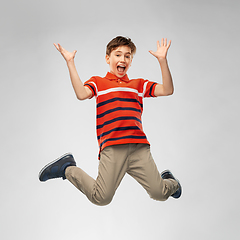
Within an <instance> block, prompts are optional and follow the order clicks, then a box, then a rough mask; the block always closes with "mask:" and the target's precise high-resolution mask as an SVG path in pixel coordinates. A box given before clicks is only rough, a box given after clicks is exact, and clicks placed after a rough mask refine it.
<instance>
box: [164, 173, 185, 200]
mask: <svg viewBox="0 0 240 240" xmlns="http://www.w3.org/2000/svg"><path fill="white" fill-rule="evenodd" d="M161 177H162V178H163V179H169V178H170V179H174V180H175V181H177V183H178V186H179V188H178V190H177V191H176V192H175V193H174V194H172V195H171V196H172V197H174V198H180V196H181V194H182V187H181V184H180V182H179V181H178V179H176V178H175V177H174V176H173V174H172V173H171V172H170V171H169V170H165V171H163V172H162V173H161Z"/></svg>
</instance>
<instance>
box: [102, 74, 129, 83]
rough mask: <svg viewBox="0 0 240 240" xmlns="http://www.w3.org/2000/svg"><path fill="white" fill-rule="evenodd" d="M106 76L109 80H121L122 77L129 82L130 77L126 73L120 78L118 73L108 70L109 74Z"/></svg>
mask: <svg viewBox="0 0 240 240" xmlns="http://www.w3.org/2000/svg"><path fill="white" fill-rule="evenodd" d="M105 78H107V79H109V80H119V79H121V80H123V81H124V82H129V78H128V76H127V74H126V75H124V76H123V77H122V78H118V77H117V76H116V75H114V74H112V73H110V72H108V73H107V75H106V76H105Z"/></svg>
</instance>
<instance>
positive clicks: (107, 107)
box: [84, 72, 157, 152]
mask: <svg viewBox="0 0 240 240" xmlns="http://www.w3.org/2000/svg"><path fill="white" fill-rule="evenodd" d="M156 84H157V83H155V82H151V81H148V80H144V79H131V80H129V79H128V76H127V75H125V76H124V77H123V78H118V77H117V76H115V75H114V74H112V73H110V72H108V73H107V75H106V76H105V77H103V78H102V77H91V78H90V79H89V80H88V81H86V82H85V83H84V86H87V87H88V88H89V89H90V90H91V91H92V97H93V96H95V98H96V107H97V111H96V112H97V116H96V127H97V139H98V144H99V147H100V152H101V151H102V150H103V149H104V148H105V147H107V146H111V145H118V144H126V143H146V144H149V142H148V140H147V137H146V135H145V133H144V132H143V127H142V120H141V116H142V112H143V98H144V97H155V96H154V90H155V87H156ZM149 145H150V144H149Z"/></svg>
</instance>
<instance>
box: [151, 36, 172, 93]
mask: <svg viewBox="0 0 240 240" xmlns="http://www.w3.org/2000/svg"><path fill="white" fill-rule="evenodd" d="M170 45H171V40H170V41H169V43H167V39H166V38H165V39H163V38H162V40H161V44H160V43H159V41H157V51H156V52H153V51H149V52H150V53H151V54H152V55H153V56H154V57H156V58H157V60H158V62H159V64H160V68H161V72H162V84H157V86H156V87H155V91H154V95H155V96H156V97H159V96H168V95H171V94H173V91H174V87H173V81H172V76H171V72H170V70H169V67H168V62H167V52H168V49H169V47H170Z"/></svg>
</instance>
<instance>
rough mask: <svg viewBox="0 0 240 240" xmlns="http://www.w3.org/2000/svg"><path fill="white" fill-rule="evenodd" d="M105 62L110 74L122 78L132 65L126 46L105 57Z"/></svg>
mask: <svg viewBox="0 0 240 240" xmlns="http://www.w3.org/2000/svg"><path fill="white" fill-rule="evenodd" d="M106 62H107V64H109V67H110V72H111V73H112V74H114V75H115V76H117V77H119V78H122V77H123V76H124V75H125V74H126V73H127V71H128V69H129V67H130V66H131V63H132V55H131V49H130V47H128V46H120V47H118V48H116V49H114V50H112V52H111V53H110V56H108V55H106Z"/></svg>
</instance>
